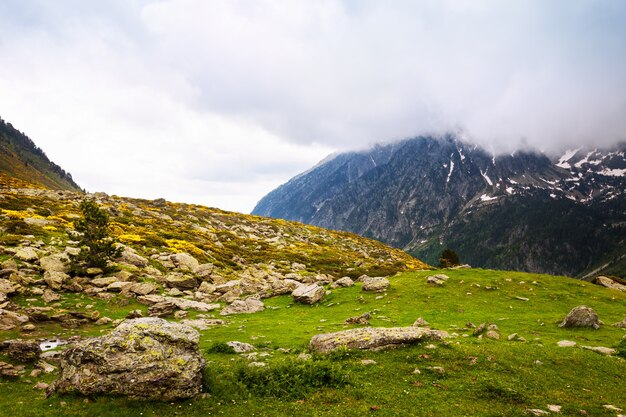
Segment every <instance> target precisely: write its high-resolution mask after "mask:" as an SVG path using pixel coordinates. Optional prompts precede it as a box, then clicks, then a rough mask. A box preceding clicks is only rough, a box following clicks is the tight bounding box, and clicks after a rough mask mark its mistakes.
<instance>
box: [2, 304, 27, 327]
mask: <svg viewBox="0 0 626 417" xmlns="http://www.w3.org/2000/svg"><path fill="white" fill-rule="evenodd" d="M27 322H28V316H26V315H24V314H20V313H16V312H14V311H9V310H4V309H2V308H0V330H13V329H15V328H16V327H18V326H21V325H22V324H24V323H27Z"/></svg>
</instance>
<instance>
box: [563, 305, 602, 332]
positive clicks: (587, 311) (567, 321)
mask: <svg viewBox="0 0 626 417" xmlns="http://www.w3.org/2000/svg"><path fill="white" fill-rule="evenodd" d="M559 327H592V328H594V329H599V328H600V320H599V319H598V315H597V314H596V312H595V311H594V310H593V309H592V308H590V307H587V306H578V307H574V308H573V309H572V311H570V312H569V314H568V315H567V316H566V317H565V318H564V319H563V322H562V323H561V324H559Z"/></svg>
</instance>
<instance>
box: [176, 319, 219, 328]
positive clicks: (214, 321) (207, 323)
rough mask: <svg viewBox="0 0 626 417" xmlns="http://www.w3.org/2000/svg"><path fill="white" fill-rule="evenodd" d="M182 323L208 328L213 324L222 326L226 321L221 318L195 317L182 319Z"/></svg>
mask: <svg viewBox="0 0 626 417" xmlns="http://www.w3.org/2000/svg"><path fill="white" fill-rule="evenodd" d="M180 323H181V324H184V325H187V326H191V327H193V328H194V329H198V330H207V329H209V328H211V327H213V326H220V325H222V324H225V321H224V320H220V319H193V320H189V319H186V320H182V321H181V322H180Z"/></svg>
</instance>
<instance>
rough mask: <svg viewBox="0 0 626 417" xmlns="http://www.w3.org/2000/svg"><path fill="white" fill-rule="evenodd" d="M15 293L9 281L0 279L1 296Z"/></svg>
mask: <svg viewBox="0 0 626 417" xmlns="http://www.w3.org/2000/svg"><path fill="white" fill-rule="evenodd" d="M14 292H15V287H14V286H13V284H11V281H9V280H8V279H0V293H2V294H5V295H7V294H13V293H14Z"/></svg>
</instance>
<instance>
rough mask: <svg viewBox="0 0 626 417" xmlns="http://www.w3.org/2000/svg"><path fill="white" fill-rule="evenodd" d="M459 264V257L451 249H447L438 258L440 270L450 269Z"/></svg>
mask: <svg viewBox="0 0 626 417" xmlns="http://www.w3.org/2000/svg"><path fill="white" fill-rule="evenodd" d="M460 264H461V261H460V260H459V255H458V254H457V253H456V252H455V251H453V250H452V249H450V248H447V249H444V250H443V252H441V256H440V257H439V267H440V268H450V267H453V266H457V265H460Z"/></svg>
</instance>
